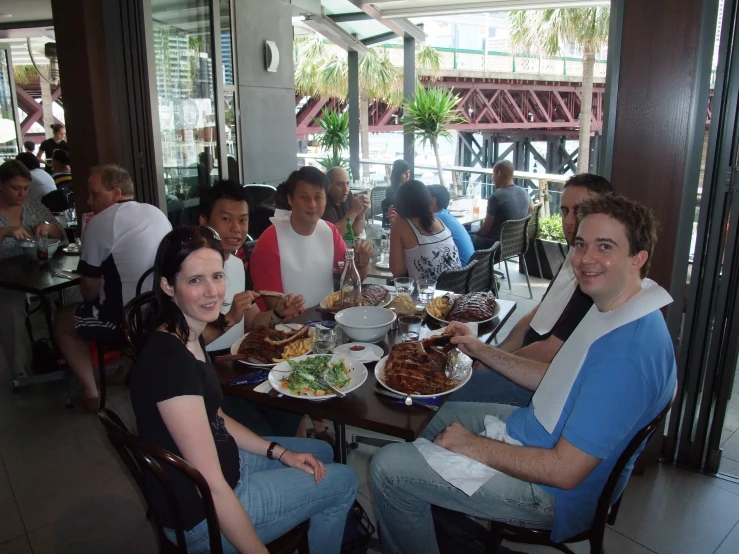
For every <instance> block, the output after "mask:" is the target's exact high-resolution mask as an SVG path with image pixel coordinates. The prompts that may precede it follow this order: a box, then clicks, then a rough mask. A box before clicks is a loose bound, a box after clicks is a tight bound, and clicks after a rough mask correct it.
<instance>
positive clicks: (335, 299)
mask: <svg viewBox="0 0 739 554" xmlns="http://www.w3.org/2000/svg"><path fill="white" fill-rule="evenodd" d="M392 299H393V298H392V294H390V291H389V290H387V289H386V288H385V287H383V286H381V285H362V305H363V306H375V307H377V308H384V307H385V306H387V305H388V304H390V302H391V301H392ZM340 303H341V292H340V291H336V292H332V293H331V294H329V295H328V296H327V297H325V298H324V299H323V300H321V308H323V309H332V308H336V309H338V308H339V304H340Z"/></svg>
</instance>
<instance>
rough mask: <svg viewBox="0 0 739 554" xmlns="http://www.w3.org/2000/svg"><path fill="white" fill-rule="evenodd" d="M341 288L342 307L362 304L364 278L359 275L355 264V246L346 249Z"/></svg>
mask: <svg viewBox="0 0 739 554" xmlns="http://www.w3.org/2000/svg"><path fill="white" fill-rule="evenodd" d="M339 290H340V291H341V307H342V308H351V307H352V306H361V305H362V280H361V278H360V277H359V271H357V266H356V265H355V264H354V248H347V249H346V258H345V259H344V271H343V273H342V274H341V281H340V282H339Z"/></svg>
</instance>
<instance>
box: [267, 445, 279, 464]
mask: <svg viewBox="0 0 739 554" xmlns="http://www.w3.org/2000/svg"><path fill="white" fill-rule="evenodd" d="M276 446H280V445H279V444H278V443H276V442H274V441H272V442H271V443H269V448H267V459H269V460H274V458H273V457H272V451H273V450H274V449H275V447H276Z"/></svg>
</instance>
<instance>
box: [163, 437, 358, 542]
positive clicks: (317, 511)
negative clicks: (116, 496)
mask: <svg viewBox="0 0 739 554" xmlns="http://www.w3.org/2000/svg"><path fill="white" fill-rule="evenodd" d="M264 438H265V439H266V440H268V441H273V440H274V441H276V442H279V443H280V444H281V445H282V446H284V447H285V448H287V449H288V450H293V451H295V452H310V453H311V454H313V455H314V456H315V457H316V458H317V459H319V460H321V461H322V462H323V463H324V464H325V465H326V478H325V479H324V480H323V481H321V482H320V483H318V484H316V482H315V480H314V479H313V476H312V475H309V474H307V473H305V472H304V471H302V470H300V469H294V468H287V467H285V466H284V465H282V463H280V462H278V461H277V460H268V459H267V458H266V457H265V456H258V455H256V454H250V453H249V452H245V451H243V450H239V456H240V461H241V479H240V480H239V482H238V483H237V485H236V487H235V488H234V493H235V494H236V496H237V498H238V499H239V500H240V501H241V504H242V505H243V506H244V508H245V509H246V513H247V514H249V519H251V522H252V524H253V525H254V529H255V530H256V532H257V535H259V538H260V539H261V541H262V542H263V543H264V544H267V543H269V542H271V541H273V540H275V539H276V538H278V537H280V536H281V535H283V534H285V533H286V532H287V531H289V530H290V529H292V528H293V527H295V526H297V525H299V524H300V523H302V522H303V521H305V520H307V519H310V531H309V532H308V540H309V542H310V550H311V552H320V553H325V554H338V553H339V551H340V550H341V540H342V537H343V535H344V525H345V523H346V515H347V513H348V512H349V508H350V507H351V505H352V502H354V497H355V496H356V493H357V485H358V483H357V475H356V474H355V473H354V470H352V469H351V468H350V467H349V466H345V465H342V464H334V463H332V460H333V456H334V453H333V450H332V449H331V447H330V446H329V445H328V444H327V443H325V442H324V441H319V440H314V439H298V438H294V437H293V438H287V437H264ZM164 532H165V534H166V535H167V537H168V538H169V540H170V541H172V542H173V543H176V541H177V539H176V536H175V533H174V531H173V530H171V529H165V530H164ZM185 541H186V542H187V551H188V552H189V553H190V554H196V553H201V552H209V546H210V545H209V544H208V525H207V523H206V521H205V520H203V521H201V522H200V523H198V524H197V525H196V526H195V527H193V528H192V529H191V530H189V531H185ZM221 541H222V543H223V552H224V554H238V550H236V548H235V547H234V546H233V545H232V544H231V543H230V542H229V541H228V539H227V538H226V537H225V536H224V535H223V534H221Z"/></svg>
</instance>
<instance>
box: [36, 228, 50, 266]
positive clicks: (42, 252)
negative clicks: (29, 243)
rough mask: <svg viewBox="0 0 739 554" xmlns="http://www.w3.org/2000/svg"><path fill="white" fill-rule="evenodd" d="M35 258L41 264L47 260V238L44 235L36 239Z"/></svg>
mask: <svg viewBox="0 0 739 554" xmlns="http://www.w3.org/2000/svg"><path fill="white" fill-rule="evenodd" d="M36 257H37V258H38V259H39V261H41V262H42V263H44V262H46V261H47V260H48V259H49V237H48V236H46V235H38V236H37V237H36Z"/></svg>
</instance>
